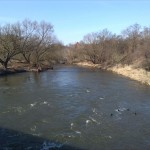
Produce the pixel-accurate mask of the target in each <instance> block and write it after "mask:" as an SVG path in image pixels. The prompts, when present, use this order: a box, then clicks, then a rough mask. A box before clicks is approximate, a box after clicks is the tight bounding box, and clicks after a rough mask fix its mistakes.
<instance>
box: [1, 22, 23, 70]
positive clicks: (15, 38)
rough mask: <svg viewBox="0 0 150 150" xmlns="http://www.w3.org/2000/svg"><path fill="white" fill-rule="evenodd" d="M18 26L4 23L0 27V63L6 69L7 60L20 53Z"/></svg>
mask: <svg viewBox="0 0 150 150" xmlns="http://www.w3.org/2000/svg"><path fill="white" fill-rule="evenodd" d="M20 42H21V39H20V26H19V24H14V25H10V24H6V25H5V26H3V27H0V63H1V64H2V65H3V67H4V69H5V70H6V69H7V67H8V62H9V61H10V60H11V59H12V58H13V57H14V56H15V55H17V54H19V53H20Z"/></svg>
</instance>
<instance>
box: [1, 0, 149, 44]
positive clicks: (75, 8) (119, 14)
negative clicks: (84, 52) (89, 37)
mask: <svg viewBox="0 0 150 150" xmlns="http://www.w3.org/2000/svg"><path fill="white" fill-rule="evenodd" d="M25 18H29V19H31V20H37V21H41V20H45V21H47V22H50V23H52V24H53V25H54V30H55V34H56V36H57V37H58V39H59V40H61V41H62V42H63V43H64V44H68V43H75V42H77V41H80V40H82V38H83V36H84V35H85V34H87V33H90V32H95V31H100V30H102V29H104V28H107V29H108V30H110V31H112V32H113V33H117V34H119V33H120V32H121V31H122V30H123V29H125V28H126V27H128V26H130V25H132V24H134V23H139V24H140V25H142V26H150V1H149V0H0V24H1V25H2V24H5V23H13V22H16V21H22V20H24V19H25Z"/></svg>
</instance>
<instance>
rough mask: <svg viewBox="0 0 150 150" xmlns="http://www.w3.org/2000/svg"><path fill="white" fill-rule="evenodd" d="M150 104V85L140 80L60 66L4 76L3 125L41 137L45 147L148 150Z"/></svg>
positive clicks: (0, 86) (0, 95)
mask: <svg viewBox="0 0 150 150" xmlns="http://www.w3.org/2000/svg"><path fill="white" fill-rule="evenodd" d="M149 100H150V87H148V86H146V85H142V84H140V83H138V82H136V81H132V80H129V79H127V78H123V77H121V76H119V75H115V74H112V73H109V72H105V71H98V70H90V69H83V68H79V67H75V66H56V67H55V68H54V70H51V71H47V72H42V73H40V74H38V73H23V74H16V75H12V76H7V77H1V78H0V127H1V128H3V129H9V130H15V131H17V132H21V133H25V134H27V135H32V136H35V137H39V138H43V142H42V143H40V144H41V147H44V146H45V147H49V148H57V149H61V147H62V145H63V144H68V145H72V146H75V147H80V148H83V149H90V150H99V149H104V150H105V149H106V150H107V149H119V150H120V149H123V150H126V149H136V150H141V149H148V148H149V147H150V109H149V108H150V101H149ZM3 132H4V130H0V133H1V134H0V135H1V136H0V138H1V139H3V136H2V135H3V134H2V133H3ZM6 135H7V134H6ZM14 135H16V134H13V135H11V136H13V139H17V137H15V136H14ZM9 136H10V135H8V136H7V137H5V138H6V139H7V140H8V141H9V140H10V138H9ZM45 139H46V140H53V141H55V142H51V143H49V142H44V141H45ZM4 143H5V142H4ZM56 143H59V144H56ZM0 144H1V143H0ZM26 145H27V146H29V143H28V144H26ZM1 146H2V145H1ZM5 146H6V145H5ZM32 146H33V143H32V145H31V146H30V147H32ZM45 149H46V148H45ZM47 149H48V148H47Z"/></svg>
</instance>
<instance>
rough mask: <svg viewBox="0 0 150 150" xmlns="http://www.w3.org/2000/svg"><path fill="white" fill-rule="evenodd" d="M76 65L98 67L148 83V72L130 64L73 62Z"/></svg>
mask: <svg viewBox="0 0 150 150" xmlns="http://www.w3.org/2000/svg"><path fill="white" fill-rule="evenodd" d="M75 64H76V65H78V66H82V67H90V68H99V69H104V70H108V71H112V72H115V73H117V74H120V75H123V76H125V77H128V78H130V79H133V80H135V81H139V82H141V83H143V84H146V85H150V72H149V71H146V70H144V69H141V68H135V67H134V66H132V65H121V64H118V65H115V66H111V67H103V66H102V65H100V64H93V63H91V62H79V63H75Z"/></svg>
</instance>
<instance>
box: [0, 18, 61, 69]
mask: <svg viewBox="0 0 150 150" xmlns="http://www.w3.org/2000/svg"><path fill="white" fill-rule="evenodd" d="M62 47H63V45H62V44H61V42H59V41H58V39H57V38H56V37H55V35H54V28H53V25H52V24H51V23H48V22H45V21H41V22H37V21H31V20H29V19H25V20H24V21H22V22H21V23H20V22H17V23H13V24H5V25H3V26H0V64H1V65H2V66H3V68H4V69H5V70H6V69H7V68H8V64H9V63H10V62H11V61H12V60H13V59H19V60H20V61H24V62H25V63H28V64H30V65H31V66H34V67H37V68H38V67H41V66H42V64H43V63H45V62H49V63H51V62H50V58H51V60H52V59H54V60H55V58H54V57H56V56H55V55H56V53H58V52H56V51H58V49H61V48H62ZM51 54H52V55H53V58H52V57H50V56H51Z"/></svg>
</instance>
